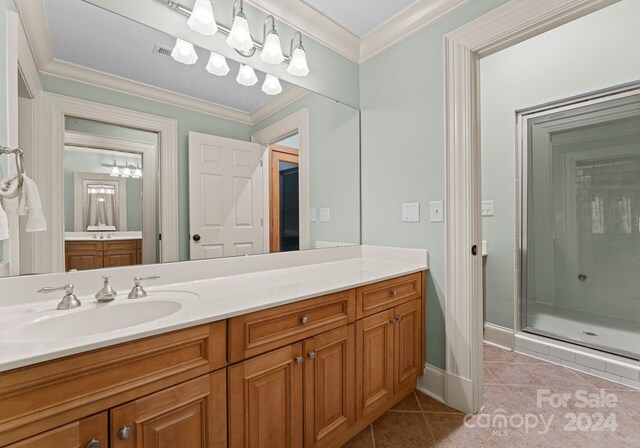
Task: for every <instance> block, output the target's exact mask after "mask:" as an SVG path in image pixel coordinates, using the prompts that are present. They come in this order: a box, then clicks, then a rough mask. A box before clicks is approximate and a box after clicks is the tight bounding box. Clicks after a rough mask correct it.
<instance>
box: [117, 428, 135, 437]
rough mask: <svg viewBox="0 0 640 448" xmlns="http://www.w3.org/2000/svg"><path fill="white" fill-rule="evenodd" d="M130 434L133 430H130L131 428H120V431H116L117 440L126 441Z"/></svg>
mask: <svg viewBox="0 0 640 448" xmlns="http://www.w3.org/2000/svg"><path fill="white" fill-rule="evenodd" d="M132 433H133V429H131V426H123V427H122V428H120V431H118V439H120V440H127V439H128V438H129V437H131V434H132Z"/></svg>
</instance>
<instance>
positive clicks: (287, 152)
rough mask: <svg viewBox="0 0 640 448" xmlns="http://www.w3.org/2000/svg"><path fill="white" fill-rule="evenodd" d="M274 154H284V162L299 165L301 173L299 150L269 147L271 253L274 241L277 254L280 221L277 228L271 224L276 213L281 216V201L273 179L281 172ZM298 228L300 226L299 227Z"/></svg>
mask: <svg viewBox="0 0 640 448" xmlns="http://www.w3.org/2000/svg"><path fill="white" fill-rule="evenodd" d="M274 148H277V149H275V150H274ZM274 153H280V154H283V155H284V157H282V160H284V161H285V162H289V163H297V164H298V171H300V152H299V151H298V150H297V149H295V148H289V147H288V146H282V145H278V144H277V143H274V144H273V145H269V147H268V154H269V176H270V177H269V214H268V215H267V216H268V218H269V219H268V221H269V253H271V252H273V250H272V249H273V246H274V244H273V242H274V241H277V250H276V251H275V252H280V221H279V220H278V226H277V228H274V227H273V226H271V223H272V222H273V221H274V215H276V212H277V214H278V215H279V214H280V213H279V212H280V207H279V206H280V201H279V195H280V184H279V183H275V184H274V183H273V182H272V179H273V178H275V177H276V173H279V172H280V171H279V169H278V167H277V166H275V165H274V163H273V162H274ZM294 158H295V160H294ZM286 159H290V160H286ZM274 199H275V200H274ZM299 202H300V199H299V198H298V203H299ZM276 206H277V207H276ZM298 206H299V204H298ZM276 208H277V210H276ZM298 227H300V226H299V225H298ZM298 231H299V230H298ZM298 244H299V243H298Z"/></svg>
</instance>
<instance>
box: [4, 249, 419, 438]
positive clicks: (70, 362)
mask: <svg viewBox="0 0 640 448" xmlns="http://www.w3.org/2000/svg"><path fill="white" fill-rule="evenodd" d="M273 257H275V258H273ZM260 258H261V259H262V260H260ZM256 259H257V260H256ZM216 262H217V263H216ZM265 262H270V265H271V266H270V267H271V269H269V270H268V271H267V270H266V269H267V267H266V266H264V263H265ZM190 264H191V265H192V269H191V271H192V272H191V274H190V275H191V278H186V280H188V281H186V282H185V281H182V282H175V281H172V280H174V279H177V278H179V275H178V274H177V273H174V274H173V275H174V278H168V279H167V281H168V282H169V283H170V285H163V286H157V287H153V288H148V289H149V291H148V297H146V298H143V299H139V300H135V301H132V300H129V299H126V291H125V288H121V286H120V285H121V283H120V282H121V278H122V279H125V278H126V277H127V276H128V274H130V273H131V272H135V270H136V268H135V267H127V268H121V269H118V270H114V271H113V274H114V276H113V277H114V282H115V284H116V286H117V288H118V289H119V290H121V291H125V293H124V294H121V295H120V296H119V297H118V298H117V299H116V300H114V301H113V302H111V303H107V304H99V305H96V304H95V300H93V299H92V298H83V297H80V299H81V300H82V301H83V302H84V303H83V306H81V307H79V308H76V309H74V310H67V311H57V310H55V312H54V311H52V308H53V307H54V305H55V303H54V302H55V301H47V302H36V303H31V304H30V305H28V306H13V307H11V308H10V310H7V311H10V312H11V313H13V315H12V316H11V317H6V318H5V317H3V318H2V322H1V324H2V326H3V328H4V330H2V332H0V339H1V341H0V344H1V345H0V346H1V347H2V348H3V350H2V354H1V355H0V358H1V359H0V368H1V369H2V370H4V372H3V373H1V374H0V446H3V447H4V446H9V447H11V448H17V447H21V448H26V447H39V448H43V447H45V448H48V447H52V448H53V447H55V448H66V447H87V448H99V447H108V446H110V447H114V448H116V447H117V448H120V447H122V448H124V447H159V446H173V447H181V448H189V447H226V446H229V447H244V446H273V447H276V446H287V447H302V446H305V447H339V446H341V445H342V444H344V443H346V442H347V441H348V440H349V439H351V438H352V437H354V436H355V435H357V434H358V433H359V432H360V431H361V430H362V429H363V428H365V427H366V426H367V425H368V424H370V423H371V422H372V421H373V420H375V419H376V418H377V417H379V416H380V415H382V414H383V413H384V412H386V411H387V410H389V409H390V408H391V407H393V406H394V405H395V404H396V403H397V402H398V401H400V400H401V399H403V398H404V397H405V396H406V395H407V394H409V393H410V392H411V391H412V390H413V389H414V388H415V386H416V380H417V377H418V376H419V375H421V374H422V368H423V366H424V358H425V293H424V279H425V270H426V269H428V264H427V253H426V251H419V250H411V249H408V250H404V249H387V248H373V247H367V246H356V247H348V248H336V249H323V250H316V251H307V252H304V253H302V252H300V253H290V254H276V255H265V256H256V257H242V258H240V259H226V260H213V261H203V262H197V263H190ZM225 264H226V265H227V266H225ZM250 264H252V265H253V267H251V266H249V267H247V266H246V265H250ZM260 264H262V265H263V267H262V268H260V267H259V265H260ZM205 265H209V266H205ZM231 265H235V267H238V266H241V265H245V266H244V268H243V269H241V270H238V269H234V266H231ZM181 266H184V264H182V265H181ZM214 266H218V267H220V269H219V271H220V272H222V273H223V275H221V276H219V277H214V278H211V274H209V278H199V279H197V278H198V276H199V275H200V274H199V272H194V271H200V272H206V271H209V272H211V267H214ZM156 267H157V268H158V269H157V271H158V274H160V275H161V276H163V275H165V274H167V275H171V274H169V272H170V270H171V265H158V266H156ZM137 269H138V270H140V268H137ZM174 270H175V266H174ZM242 270H244V271H245V272H241V271H242ZM225 271H226V272H225ZM234 272H235V275H234V274H233V273H234ZM61 275H63V274H61ZM67 275H68V276H71V275H75V276H76V277H78V281H77V283H78V284H82V282H83V281H84V279H86V278H87V276H89V275H91V274H90V273H87V272H82V273H73V274H67ZM93 276H95V274H93ZM148 285H151V283H150V282H149V284H148ZM123 296H124V297H123ZM92 302H93V303H92ZM174 302H176V303H179V305H180V307H179V308H177V309H179V311H177V312H173V313H171V312H170V310H169V311H167V312H166V313H164V312H162V311H161V310H162V309H163V307H167V306H168V305H166V304H167V303H174ZM118 307H120V308H118ZM126 307H130V308H126ZM110 310H115V311H114V312H115V313H116V314H115V315H118V312H119V313H120V314H121V315H122V322H120V321H119V320H117V319H113V318H111V319H109V318H108V315H107V314H101V313H105V312H107V313H108V312H110ZM159 310H160V311H159ZM30 313H31V314H33V313H36V314H37V313H45V314H46V318H35V319H34V318H33V316H31V317H29V315H30ZM56 313H57V314H56ZM65 313H69V314H65ZM82 313H85V314H82ZM153 313H156V320H155V321H152V322H144V319H145V316H147V317H148V316H150V315H152V314H153ZM164 314H167V315H166V316H165V315H164ZM25 315H26V316H27V317H26V318H25ZM101 315H102V316H104V320H105V321H109V322H111V323H110V324H108V325H113V326H114V327H109V326H108V325H107V326H106V327H101V324H100V323H99V322H93V323H94V324H95V325H92V323H91V322H89V323H86V322H85V323H82V322H80V320H82V319H83V317H84V318H86V317H88V318H89V319H91V320H94V319H95V320H98V319H100V317H99V316H101ZM112 317H113V316H112ZM25 319H26V320H25ZM30 319H31V320H30ZM56 319H63V320H60V321H59V322H61V323H64V327H66V328H67V329H66V330H63V329H60V333H59V335H56V332H55V331H54V330H55V325H56V324H55V323H53V324H42V322H43V321H47V320H49V321H55V320H56ZM136 319H141V320H136ZM65 320H66V322H65ZM39 325H53V326H51V327H41V328H40V329H38V328H37V327H38V326H39ZM29 326H31V327H30V330H29V331H25V330H24V328H26V327H29ZM117 326H120V327H122V328H116V327H117ZM96 327H98V329H96ZM39 332H41V333H42V335H41V336H39V334H40V333H39ZM65 332H66V333H65ZM96 332H98V333H96ZM100 332H102V333H100ZM74 336H75V337H74ZM11 338H13V342H8V339H11ZM39 338H41V339H39ZM17 339H23V340H22V341H18V340H17ZM5 349H6V350H5Z"/></svg>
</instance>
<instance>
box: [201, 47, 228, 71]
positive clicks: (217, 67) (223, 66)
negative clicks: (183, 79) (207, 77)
mask: <svg viewBox="0 0 640 448" xmlns="http://www.w3.org/2000/svg"><path fill="white" fill-rule="evenodd" d="M206 70H207V71H208V72H209V73H211V74H212V75H216V76H226V75H227V74H228V73H229V70H230V69H229V64H227V58H225V57H224V56H222V55H221V54H218V53H214V52H213V51H212V52H211V56H209V62H207V67H206Z"/></svg>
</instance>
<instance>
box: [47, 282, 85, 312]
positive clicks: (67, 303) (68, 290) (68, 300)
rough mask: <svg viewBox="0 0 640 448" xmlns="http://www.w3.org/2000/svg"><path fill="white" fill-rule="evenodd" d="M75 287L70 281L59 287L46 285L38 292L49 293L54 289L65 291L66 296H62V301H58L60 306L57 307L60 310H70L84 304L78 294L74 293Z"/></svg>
mask: <svg viewBox="0 0 640 448" xmlns="http://www.w3.org/2000/svg"><path fill="white" fill-rule="evenodd" d="M73 288H74V286H73V285H72V284H71V283H69V284H68V285H64V286H57V287H55V286H54V287H51V286H45V287H44V288H40V289H39V290H38V292H39V293H41V294H48V293H50V292H54V291H64V297H63V298H62V300H61V301H60V303H58V306H57V307H56V308H58V309H59V310H70V309H72V308H77V307H79V306H80V305H82V303H81V302H80V300H78V298H77V297H76V295H75V294H74V293H73Z"/></svg>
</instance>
